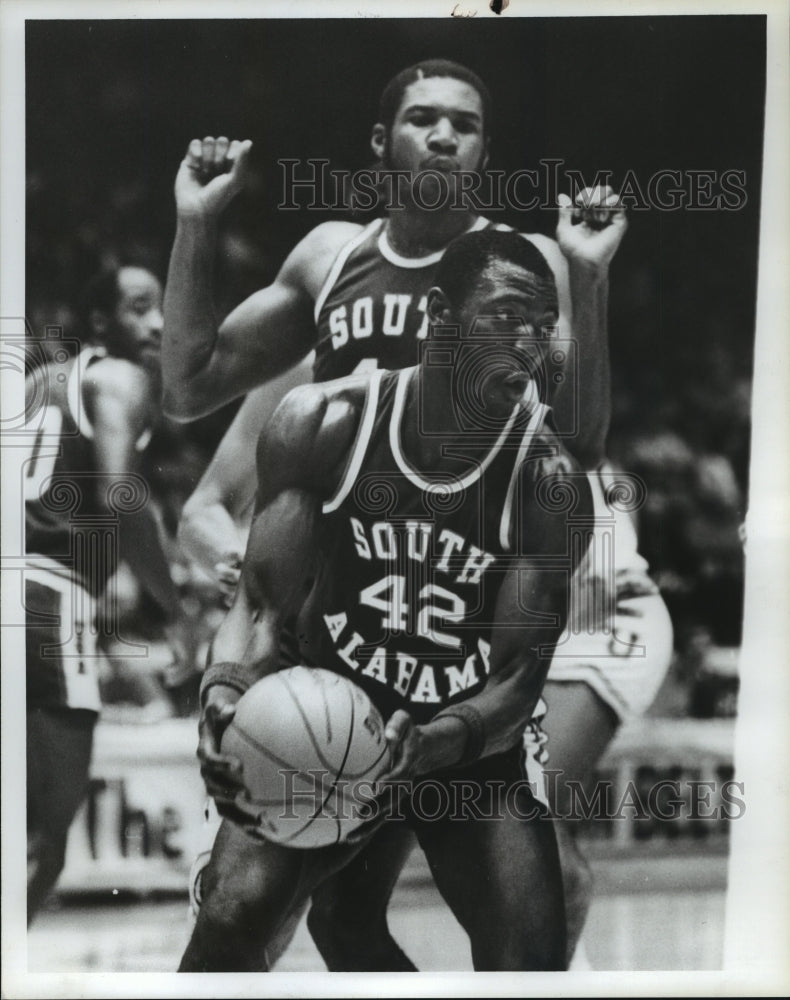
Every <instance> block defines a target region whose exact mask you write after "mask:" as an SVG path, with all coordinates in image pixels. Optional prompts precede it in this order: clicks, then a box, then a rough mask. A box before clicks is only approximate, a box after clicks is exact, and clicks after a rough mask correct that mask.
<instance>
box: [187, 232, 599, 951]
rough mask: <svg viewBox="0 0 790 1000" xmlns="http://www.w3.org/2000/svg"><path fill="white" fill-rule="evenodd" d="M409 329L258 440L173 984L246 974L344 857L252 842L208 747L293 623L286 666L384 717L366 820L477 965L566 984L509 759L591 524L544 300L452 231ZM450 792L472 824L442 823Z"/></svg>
mask: <svg viewBox="0 0 790 1000" xmlns="http://www.w3.org/2000/svg"><path fill="white" fill-rule="evenodd" d="M427 312H428V316H429V320H430V323H431V332H430V334H429V338H428V339H427V342H426V345H425V348H424V351H423V352H422V353H423V359H422V360H421V363H420V364H419V365H418V366H416V367H412V368H406V369H403V370H400V371H394V372H375V373H374V374H373V375H371V376H364V375H360V376H352V377H350V378H348V379H341V380H336V381H335V382H332V383H329V384H319V385H315V386H304V387H300V388H298V389H296V390H294V391H293V392H291V393H290V394H289V395H288V396H287V397H286V399H285V400H284V401H283V403H282V404H281V406H280V407H279V408H278V410H277V412H276V414H275V416H274V418H273V419H272V421H271V422H270V424H269V425H268V426H267V428H265V429H264V432H263V434H262V436H261V440H260V444H259V448H258V495H257V501H256V514H255V517H254V520H253V525H252V528H251V531H250V538H249V543H248V547H247V552H246V555H245V560H244V566H243V569H242V574H241V579H240V582H239V587H238V590H237V593H236V597H235V599H234V602H233V605H232V607H231V609H230V611H229V613H228V615H227V617H226V619H225V621H224V622H223V624H222V626H221V627H220V629H219V631H218V633H217V635H216V637H215V641H214V645H213V662H212V664H211V665H210V666H209V667H208V668H207V670H206V672H205V674H204V678H203V685H202V697H201V703H202V713H201V721H200V732H201V737H200V748H199V756H200V757H201V760H202V773H203V776H204V779H205V781H206V785H207V788H208V790H209V792H210V793H211V794H212V796H213V797H214V798H215V801H216V802H217V805H218V807H219V809H220V812H221V813H223V815H224V816H225V817H226V820H225V821H224V822H223V825H222V827H221V829H220V833H219V835H218V838H217V841H216V844H215V847H214V851H213V854H212V857H211V861H210V863H209V865H208V867H207V868H206V871H205V873H204V876H203V901H202V905H201V908H200V912H199V915H198V918H197V922H196V925H195V928H194V931H193V934H192V937H191V939H190V942H189V944H188V946H187V949H186V951H185V954H184V956H183V959H182V963H181V969H182V971H250V970H255V969H259V968H261V966H262V964H263V961H265V952H266V948H267V945H269V944H270V942H271V941H272V940H273V939H274V937H275V936H276V935H277V933H278V932H279V930H280V929H281V927H282V926H283V924H284V923H285V922H286V921H287V920H288V917H289V915H290V914H291V913H292V912H293V911H294V910H298V909H299V908H300V907H301V906H303V905H304V902H305V901H306V900H307V899H308V898H309V896H310V895H311V894H312V893H313V891H314V890H315V889H316V888H317V887H318V886H320V885H321V884H322V882H324V881H325V880H326V879H327V878H328V877H329V876H330V875H331V874H332V873H333V872H335V871H337V870H338V869H340V868H342V867H343V866H344V865H345V864H347V863H348V862H349V861H350V860H351V858H352V857H353V855H354V854H355V853H356V852H358V851H359V850H360V849H361V847H362V846H363V845H364V839H361V840H360V841H358V842H357V843H355V844H353V845H352V844H342V845H339V846H335V847H328V848H316V849H314V850H298V849H295V848H289V847H286V846H283V845H282V844H275V843H273V842H271V841H266V840H261V839H260V838H259V837H256V836H254V834H255V832H256V831H255V828H254V824H253V821H252V818H251V816H250V815H249V814H248V813H247V812H246V811H245V809H244V807H243V803H240V801H239V799H238V794H239V792H241V791H242V790H243V789H244V775H243V773H239V768H238V765H237V763H236V762H235V761H234V759H233V758H229V757H226V756H224V755H223V754H222V753H221V737H222V732H223V730H224V729H225V728H226V727H227V726H228V724H229V723H230V721H231V719H232V717H233V713H234V710H235V705H236V703H237V702H238V700H239V697H240V696H241V694H242V693H243V692H244V691H245V690H247V689H248V688H249V687H251V686H252V684H253V683H254V682H255V681H256V680H257V679H259V678H260V677H263V676H265V675H267V674H270V673H272V672H274V671H277V670H279V669H280V667H281V657H280V631H281V629H282V627H283V625H284V624H285V622H286V621H287V620H288V618H289V617H290V616H291V615H293V614H295V613H298V614H299V625H298V630H297V631H298V634H299V637H300V645H301V654H302V656H303V657H304V658H305V660H307V662H309V663H312V664H313V665H315V666H321V667H323V668H325V669H329V670H332V671H335V672H338V673H340V674H342V675H344V676H348V677H350V678H351V679H352V680H353V681H354V682H355V683H356V684H358V685H359V686H360V687H361V688H362V689H363V690H364V691H365V692H366V693H367V694H368V696H369V697H370V699H371V701H372V702H373V704H374V705H376V706H377V708H378V709H379V711H380V712H381V715H382V717H383V718H384V719H385V720H386V729H385V737H386V739H387V742H388V744H389V747H390V753H391V768H390V770H389V772H388V773H385V775H383V776H382V778H381V779H380V783H379V787H380V788H381V789H382V791H383V792H386V791H387V790H391V789H393V788H394V787H397V785H398V783H400V784H401V785H403V784H404V783H405V791H404V793H403V798H402V799H400V798H396V799H395V800H393V801H391V802H390V803H389V808H390V809H394V816H393V817H392V818H390V819H388V820H386V821H385V822H384V826H386V825H387V824H388V823H392V824H393V825H397V824H399V823H404V824H405V825H407V826H408V827H409V828H411V829H413V830H414V832H415V833H416V835H417V837H418V840H419V842H420V845H421V847H422V849H423V850H424V852H425V854H426V857H427V859H428V862H429V864H430V866H431V871H432V873H433V877H434V879H435V881H436V884H437V887H438V888H439V891H440V892H441V894H442V895H443V897H444V899H445V900H446V902H447V903H448V905H449V906H450V908H451V909H452V911H453V913H454V914H455V916H456V918H457V919H458V920H459V922H460V923H461V925H462V926H463V927H464V929H465V930H466V932H467V934H468V935H469V939H470V944H471V950H472V957H473V961H474V965H475V968H476V969H486V970H539V969H544V970H545V969H561V968H564V967H565V962H566V957H565V953H566V942H565V914H564V907H563V893H562V876H561V870H560V864H559V857H558V854H557V848H556V841H555V837H554V832H553V827H552V823H551V820H550V818H549V815H548V810H547V809H546V808H545V807H542V806H541V805H540V804H539V803H538V801H537V800H536V798H535V796H534V794H533V791H532V788H531V787H530V784H529V780H528V775H527V772H526V771H525V769H524V762H525V754H524V751H523V745H522V741H523V733H524V730H525V728H526V727H527V725H528V724H529V723H530V720H531V717H532V714H533V711H534V709H535V708H536V706H537V703H538V700H539V697H540V693H541V689H542V686H543V682H544V680H545V675H546V672H547V670H548V666H549V662H550V660H551V656H552V653H553V649H554V645H555V643H556V641H557V639H558V637H559V635H560V634H561V632H562V629H563V626H564V623H565V620H566V615H567V591H568V585H569V580H570V578H571V575H572V574H573V572H574V570H575V568H576V566H577V564H578V561H579V560H580V559H581V558H582V557H583V556H584V553H585V551H586V546H587V543H588V540H589V538H588V528H589V521H588V520H587V521H585V519H589V517H590V515H591V513H592V501H591V496H590V490H589V486H588V483H587V478H586V477H585V476H584V475H583V474H581V473H580V472H579V471H578V467H577V466H576V464H575V463H574V462H573V460H572V459H571V458H570V456H569V455H568V454H567V453H566V452H564V451H563V450H562V448H561V445H560V443H559V440H558V439H557V437H556V435H555V434H554V432H553V431H552V430H551V421H550V418H549V413H550V411H549V408H548V407H547V406H546V405H545V403H544V402H543V401H542V400H541V399H540V397H539V391H538V385H537V382H536V381H535V378H534V375H535V373H536V371H537V370H538V369H539V367H540V364H541V362H542V355H543V354H544V353H545V351H546V349H547V345H548V344H549V340H548V339H546V338H544V337H543V336H542V331H543V330H544V329H546V328H548V327H553V326H554V325H556V321H557V315H558V303H557V292H556V285H555V282H554V278H553V274H552V272H551V269H550V268H549V266H548V264H547V263H546V261H545V259H544V258H543V256H542V255H541V254H540V252H539V251H538V250H537V249H536V248H535V247H534V246H533V245H532V244H530V243H528V242H527V241H525V240H524V239H522V238H521V237H520V236H518V235H517V234H514V233H503V232H497V231H484V232H476V233H470V234H467V235H465V236H462V237H459V238H458V239H457V240H456V241H454V242H453V244H451V246H450V247H449V248H448V250H447V252H446V253H445V255H444V257H443V259H442V262H441V263H440V265H439V269H438V271H437V275H436V286H435V287H434V288H433V289H432V290H431V292H430V293H429V296H428V303H427ZM382 487H383V489H382ZM561 498H564V501H563V499H561ZM575 519H580V520H579V521H577V523H576V526H574V521H575ZM427 780H430V783H431V785H432V787H437V786H438V787H439V788H440V789H444V790H446V793H447V802H448V808H446V809H444V810H442V811H441V812H440V813H438V814H437V813H435V812H433V811H432V812H431V814H430V815H426V812H425V810H424V809H423V808H422V797H421V796H418V793H419V790H420V787H421V785H420V783H421V782H425V781H427ZM459 787H463V788H466V789H470V788H471V789H473V790H476V791H477V793H479V795H480V801H479V807H480V808H482V809H483V810H485V809H489V810H491V811H490V813H489V815H490V818H486V815H485V814H484V815H483V816H480V814H479V813H478V812H475V811H474V810H472V811H471V812H470V811H469V810H468V809H464V808H461V810H460V811H459V810H458V809H457V808H455V807H454V806H453V805H452V804H451V803H452V802H453V798H454V796H455V795H456V794H457V793H456V789H457V788H459ZM401 804H402V807H403V809H402V813H401V812H400V811H399V809H400V806H401ZM385 815H386V812H385ZM251 826H252V829H245V827H247V828H249V827H251ZM374 835H375V825H374V828H373V830H372V831H371V836H374ZM338 877H339V878H342V872H341V873H340V875H339V876H338Z"/></svg>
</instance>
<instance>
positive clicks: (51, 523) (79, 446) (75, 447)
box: [24, 348, 151, 596]
mask: <svg viewBox="0 0 790 1000" xmlns="http://www.w3.org/2000/svg"><path fill="white" fill-rule="evenodd" d="M105 356H106V352H105V351H103V350H101V349H98V348H87V349H85V350H84V351H82V352H81V353H80V354H79V355H77V357H75V358H74V359H73V361H72V362H71V363H70V364H67V365H65V366H63V369H64V370H63V372H62V374H63V375H65V376H66V378H65V381H63V382H60V381H56V380H54V379H53V380H52V381H51V384H50V386H49V390H48V395H47V398H46V405H45V406H43V407H37V408H36V409H35V410H34V411H33V412H32V413H31V414H30V416H29V417H28V421H27V423H26V427H25V429H26V431H27V432H28V434H29V438H28V440H29V441H30V442H31V452H30V456H29V457H28V458H27V460H26V462H25V479H24V490H25V550H26V552H27V553H28V555H29V556H31V557H34V556H35V555H40V556H46V557H48V558H49V559H52V560H55V562H56V563H58V564H60V565H61V566H63V567H64V569H66V570H67V571H68V572H69V574H70V575H71V577H72V578H73V579H74V580H75V581H76V582H77V583H78V584H79V585H80V586H82V587H84V588H85V590H87V591H88V593H90V594H92V595H94V596H96V595H98V594H99V593H100V592H101V591H102V590H103V588H104V586H105V584H106V582H107V580H108V579H109V578H110V576H111V575H112V574H113V572H114V571H115V565H116V550H117V533H116V531H115V526H114V525H113V524H111V523H110V522H109V520H108V516H107V512H106V509H105V507H104V506H103V504H102V503H100V492H99V491H100V490H102V489H106V488H107V486H108V482H107V480H106V478H105V477H103V476H101V475H100V473H99V471H98V469H97V466H96V460H95V455H94V448H93V427H92V425H91V422H90V420H89V419H88V415H87V413H86V412H85V406H84V403H83V399H82V386H83V384H84V383H83V380H84V378H85V375H86V372H87V371H88V369H89V368H90V366H91V365H92V364H94V363H95V362H97V361H99V360H100V359H101V358H103V357H105ZM58 367H59V368H60V367H61V366H58ZM59 374H60V373H59ZM33 377H34V378H38V379H41V373H40V372H39V373H36V374H35V375H34V376H33ZM150 437H151V432H150V430H146V431H144V432H143V434H142V435H141V436H140V438H139V439H138V441H137V449H138V451H141V450H142V449H143V448H145V446H146V445H147V443H148V441H149V439H150Z"/></svg>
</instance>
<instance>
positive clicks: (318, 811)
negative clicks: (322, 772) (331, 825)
mask: <svg viewBox="0 0 790 1000" xmlns="http://www.w3.org/2000/svg"><path fill="white" fill-rule="evenodd" d="M289 690H290V688H289ZM346 690H348V689H346ZM291 696H292V697H293V692H292V691H291ZM348 696H349V698H350V700H351V718H350V720H349V726H348V742H347V743H346V751H345V753H344V754H343V760H342V761H341V763H340V767H339V769H338V772H337V774H336V775H335V776H334V778H333V780H332V785H331V786H330V789H329V791H328V792H327V793H326V796H325V797H324V801H323V802H322V803H321V805H320V806H319V807H318V809H316V811H315V813H314V814H313V815H312V816H311V817H310V819H309V820H308V821H307V822H306V823H305V825H304V826H303V827H300V828H299V829H298V830H297V831H296V832H295V833H292V834H291V836H290V837H287V838H286V839H285V840H281V841H280V842H279V843H281V844H287V843H288V842H289V841H291V840H293V839H294V837H301V836H302V834H303V833H304V832H305V830H307V829H308V828H309V827H310V826H311V825H312V824H313V823H314V822H315V821H316V820H317V819H318V817H319V816H320V815H321V814H322V813H323V811H324V807H325V806H326V804H327V802H328V801H329V796H330V795H331V794H332V793H333V792H337V779H338V778H339V777H341V776H342V774H343V768H344V767H345V766H346V761H347V760H348V754H349V751H350V750H351V740H352V739H353V738H354V720H355V716H356V709H355V707H354V695H353V694H352V692H351V691H350V690H348ZM298 707H299V712H300V714H301V715H302V718H303V719H304V713H302V707H301V705H299V706H298ZM304 722H305V725H306V726H308V723H307V720H306V719H304ZM308 728H309V726H308ZM312 736H313V734H312V730H310V738H311V739H312ZM316 752H317V753H318V752H319V751H318V749H317V748H316ZM319 755H320V754H319ZM334 820H335V822H336V823H337V835H336V837H335V841H334V842H335V843H336V844H337V843H339V842H340V836H341V834H342V832H343V831H342V827H341V826H340V820H339V819H338V818H337V816H335V817H334ZM325 846H327V847H328V846H329V845H328V844H327V845H325Z"/></svg>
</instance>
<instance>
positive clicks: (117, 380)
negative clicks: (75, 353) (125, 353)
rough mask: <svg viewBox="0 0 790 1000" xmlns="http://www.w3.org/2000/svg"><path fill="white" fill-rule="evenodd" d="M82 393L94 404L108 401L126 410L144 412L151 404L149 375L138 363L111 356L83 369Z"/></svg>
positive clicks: (151, 394)
mask: <svg viewBox="0 0 790 1000" xmlns="http://www.w3.org/2000/svg"><path fill="white" fill-rule="evenodd" d="M82 393H83V396H84V397H85V398H86V399H87V400H88V401H89V402H90V403H92V404H94V405H101V403H102V402H104V401H108V402H112V403H113V404H114V405H120V406H122V407H124V408H126V409H127V410H129V412H130V413H142V412H147V411H149V410H150V409H151V407H152V405H153V403H154V391H153V385H152V381H151V376H150V375H149V374H148V373H147V372H146V371H145V370H144V369H143V368H142V367H141V366H140V365H136V364H134V363H133V362H132V361H128V360H127V359H126V358H117V357H113V356H111V355H108V356H107V357H103V358H99V359H98V360H97V361H95V362H94V363H93V364H92V365H90V367H89V368H87V369H86V371H85V373H84V375H83V378H82Z"/></svg>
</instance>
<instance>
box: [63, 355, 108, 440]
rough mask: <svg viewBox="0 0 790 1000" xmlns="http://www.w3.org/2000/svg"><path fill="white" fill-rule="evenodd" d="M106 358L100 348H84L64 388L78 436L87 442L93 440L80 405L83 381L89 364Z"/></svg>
mask: <svg viewBox="0 0 790 1000" xmlns="http://www.w3.org/2000/svg"><path fill="white" fill-rule="evenodd" d="M106 357H107V352H106V351H105V350H103V349H102V348H100V347H86V348H85V350H84V351H80V353H79V354H78V355H77V357H76V358H75V360H74V364H73V366H72V369H71V372H70V373H69V381H68V384H67V386H66V399H67V400H68V403H69V410H70V412H71V416H72V419H73V420H74V423H75V424H76V425H77V429H78V430H79V432H80V434H83V435H84V436H85V437H86V438H87V439H88V440H89V441H92V440H93V424H92V423H91V422H90V420H89V419H88V414H87V413H86V412H85V407H84V406H83V404H82V385H83V379H84V378H85V373H86V372H87V370H88V366H89V365H90V364H91V362H93V361H95V360H97V359H98V358H106Z"/></svg>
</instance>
